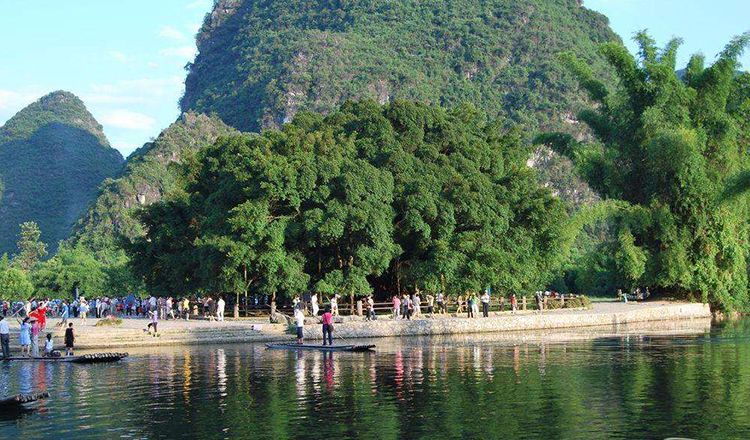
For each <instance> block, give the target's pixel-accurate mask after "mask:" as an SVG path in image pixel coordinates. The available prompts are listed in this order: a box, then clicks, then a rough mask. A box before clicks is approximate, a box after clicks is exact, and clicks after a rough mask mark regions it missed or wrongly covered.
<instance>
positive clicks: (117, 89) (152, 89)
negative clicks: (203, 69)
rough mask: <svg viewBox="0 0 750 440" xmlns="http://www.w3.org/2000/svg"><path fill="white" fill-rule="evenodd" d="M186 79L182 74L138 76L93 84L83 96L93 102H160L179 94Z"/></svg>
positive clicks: (86, 100) (87, 100)
mask: <svg viewBox="0 0 750 440" xmlns="http://www.w3.org/2000/svg"><path fill="white" fill-rule="evenodd" d="M183 84H184V80H183V78H182V77H181V76H177V75H175V76H170V77H166V78H138V79H128V80H120V81H117V82H114V83H105V84H91V85H90V86H89V88H90V90H91V91H90V93H87V94H84V95H83V96H82V97H81V98H82V99H83V101H84V102H86V103H92V104H144V103H158V102H160V101H161V100H162V99H164V98H165V97H170V96H179V94H180V93H181V92H182V88H183Z"/></svg>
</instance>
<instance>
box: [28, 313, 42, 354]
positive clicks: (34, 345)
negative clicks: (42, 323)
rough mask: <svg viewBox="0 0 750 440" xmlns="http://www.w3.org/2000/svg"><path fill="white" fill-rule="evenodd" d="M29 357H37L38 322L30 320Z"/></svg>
mask: <svg viewBox="0 0 750 440" xmlns="http://www.w3.org/2000/svg"><path fill="white" fill-rule="evenodd" d="M30 321H31V356H32V357H39V331H40V328H39V321H37V320H36V319H33V318H32V319H31V320H30Z"/></svg>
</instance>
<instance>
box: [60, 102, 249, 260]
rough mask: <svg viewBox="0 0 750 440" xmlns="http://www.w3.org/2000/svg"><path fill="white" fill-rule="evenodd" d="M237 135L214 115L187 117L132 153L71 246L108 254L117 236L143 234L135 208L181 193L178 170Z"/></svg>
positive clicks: (104, 186) (79, 227)
mask: <svg viewBox="0 0 750 440" xmlns="http://www.w3.org/2000/svg"><path fill="white" fill-rule="evenodd" d="M236 133H237V131H236V130H234V129H232V128H230V127H229V126H227V125H226V124H224V123H223V122H221V120H220V119H219V118H217V117H216V116H206V115H198V114H195V113H192V112H188V113H185V114H183V115H182V116H180V118H179V119H178V120H177V121H176V122H175V123H174V124H172V125H170V126H169V127H168V128H167V129H165V130H164V131H163V132H162V133H161V134H160V135H159V137H158V138H157V139H156V140H155V141H153V142H149V143H147V144H145V145H144V146H143V147H141V148H139V149H138V150H136V151H135V152H133V154H131V155H130V156H129V157H128V159H127V162H126V165H125V169H124V171H123V172H122V175H121V176H120V177H119V178H117V179H108V180H107V181H105V182H104V183H103V184H102V186H101V188H100V189H99V192H98V194H97V197H96V200H95V201H94V203H92V204H91V206H90V207H89V209H88V210H87V211H86V213H85V214H84V215H83V217H82V218H81V219H80V220H79V222H78V223H77V224H76V226H75V228H74V232H73V236H72V242H73V243H80V244H83V245H85V246H87V247H88V248H90V249H94V250H101V249H110V248H112V247H113V246H114V245H115V242H114V240H115V237H116V235H117V234H122V235H125V236H127V237H133V236H135V235H138V234H140V232H141V227H140V224H139V223H138V222H137V221H136V219H135V218H134V217H133V213H134V212H135V211H136V210H137V208H140V207H141V206H145V205H148V204H150V203H153V202H155V201H158V200H161V199H162V198H163V197H164V196H165V195H167V194H169V193H172V192H174V191H179V190H181V189H182V187H183V185H182V184H181V183H180V178H181V174H180V167H179V166H178V165H179V164H180V163H182V162H184V161H187V160H190V159H191V158H192V157H193V155H194V154H195V153H196V152H197V151H198V150H199V149H201V148H203V147H205V146H207V145H210V144H212V143H213V142H214V141H215V140H216V139H217V138H219V137H220V136H225V135H230V134H236Z"/></svg>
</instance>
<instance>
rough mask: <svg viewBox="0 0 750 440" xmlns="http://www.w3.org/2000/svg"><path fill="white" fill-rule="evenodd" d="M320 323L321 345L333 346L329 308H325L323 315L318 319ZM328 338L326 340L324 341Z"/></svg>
mask: <svg viewBox="0 0 750 440" xmlns="http://www.w3.org/2000/svg"><path fill="white" fill-rule="evenodd" d="M320 322H322V323H323V345H326V342H328V345H333V315H331V308H330V307H327V308H326V311H325V313H323V316H321V318H320ZM326 337H328V340H326Z"/></svg>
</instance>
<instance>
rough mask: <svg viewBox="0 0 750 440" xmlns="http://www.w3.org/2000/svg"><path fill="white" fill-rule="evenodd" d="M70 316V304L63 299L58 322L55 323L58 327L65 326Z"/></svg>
mask: <svg viewBox="0 0 750 440" xmlns="http://www.w3.org/2000/svg"><path fill="white" fill-rule="evenodd" d="M69 317H70V306H68V303H67V302H65V301H63V303H62V308H61V310H60V322H59V323H58V324H57V326H58V327H62V328H65V326H66V325H67V324H68V318H69Z"/></svg>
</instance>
